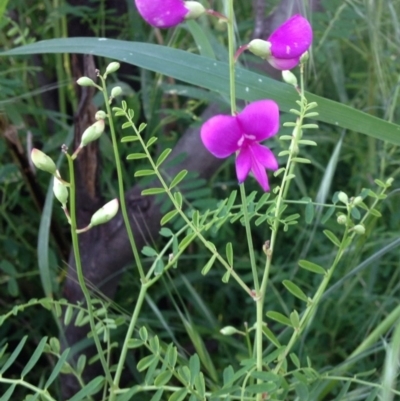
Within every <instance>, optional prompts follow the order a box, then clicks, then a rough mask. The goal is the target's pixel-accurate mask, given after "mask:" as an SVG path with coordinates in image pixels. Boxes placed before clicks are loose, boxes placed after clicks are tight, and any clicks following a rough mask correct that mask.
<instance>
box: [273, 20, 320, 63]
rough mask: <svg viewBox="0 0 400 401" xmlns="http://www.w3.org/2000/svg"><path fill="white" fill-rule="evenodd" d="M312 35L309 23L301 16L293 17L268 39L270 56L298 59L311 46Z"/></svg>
mask: <svg viewBox="0 0 400 401" xmlns="http://www.w3.org/2000/svg"><path fill="white" fill-rule="evenodd" d="M312 38H313V33H312V29H311V25H310V23H309V22H308V21H307V20H306V19H305V18H304V17H302V16H301V15H298V14H296V15H294V16H293V17H292V18H290V19H289V20H287V21H286V22H285V23H284V24H282V25H281V26H280V27H279V28H278V29H276V30H275V31H274V32H273V33H272V34H271V36H270V37H269V38H268V42H270V43H271V54H272V56H273V57H275V58H280V59H282V58H283V59H294V58H297V57H300V56H301V55H302V54H303V53H305V52H306V51H307V50H308V48H309V47H310V46H311V42H312Z"/></svg>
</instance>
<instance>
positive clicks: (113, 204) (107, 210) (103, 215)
mask: <svg viewBox="0 0 400 401" xmlns="http://www.w3.org/2000/svg"><path fill="white" fill-rule="evenodd" d="M118 205H119V204H118V199H113V200H112V201H110V202H108V203H106V204H105V205H104V206H103V207H102V208H101V209H99V210H98V211H97V212H96V213H95V214H94V215H93V216H92V218H91V220H90V224H89V227H93V226H98V225H99V224H104V223H107V222H109V221H110V220H111V219H112V218H113V217H114V216H115V215H116V214H117V212H118Z"/></svg>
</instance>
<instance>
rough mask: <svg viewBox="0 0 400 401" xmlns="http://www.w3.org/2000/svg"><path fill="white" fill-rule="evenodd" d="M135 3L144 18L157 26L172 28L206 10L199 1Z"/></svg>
mask: <svg viewBox="0 0 400 401" xmlns="http://www.w3.org/2000/svg"><path fill="white" fill-rule="evenodd" d="M135 4H136V7H137V9H138V11H139V14H140V15H141V16H142V18H143V19H144V20H145V21H146V22H147V23H149V24H150V25H152V26H154V27H156V28H170V27H172V26H175V25H178V24H180V23H181V22H183V21H184V20H185V19H193V18H197V17H199V16H200V15H202V14H204V13H205V12H206V10H205V8H204V7H203V6H202V5H201V4H200V3H199V2H197V1H183V0H135Z"/></svg>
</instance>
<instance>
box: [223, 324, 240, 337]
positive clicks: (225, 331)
mask: <svg viewBox="0 0 400 401" xmlns="http://www.w3.org/2000/svg"><path fill="white" fill-rule="evenodd" d="M219 332H220V333H221V334H223V335H224V336H231V335H233V334H236V333H239V331H238V330H237V329H235V328H234V327H233V326H225V327H223V328H222V329H221V330H220V331H219Z"/></svg>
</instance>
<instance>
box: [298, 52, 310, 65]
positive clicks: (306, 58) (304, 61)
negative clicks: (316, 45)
mask: <svg viewBox="0 0 400 401" xmlns="http://www.w3.org/2000/svg"><path fill="white" fill-rule="evenodd" d="M309 58H310V55H309V54H308V52H305V53H303V54H302V56H301V57H300V63H302V64H304V63H306V62H307V61H308V59H309Z"/></svg>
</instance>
